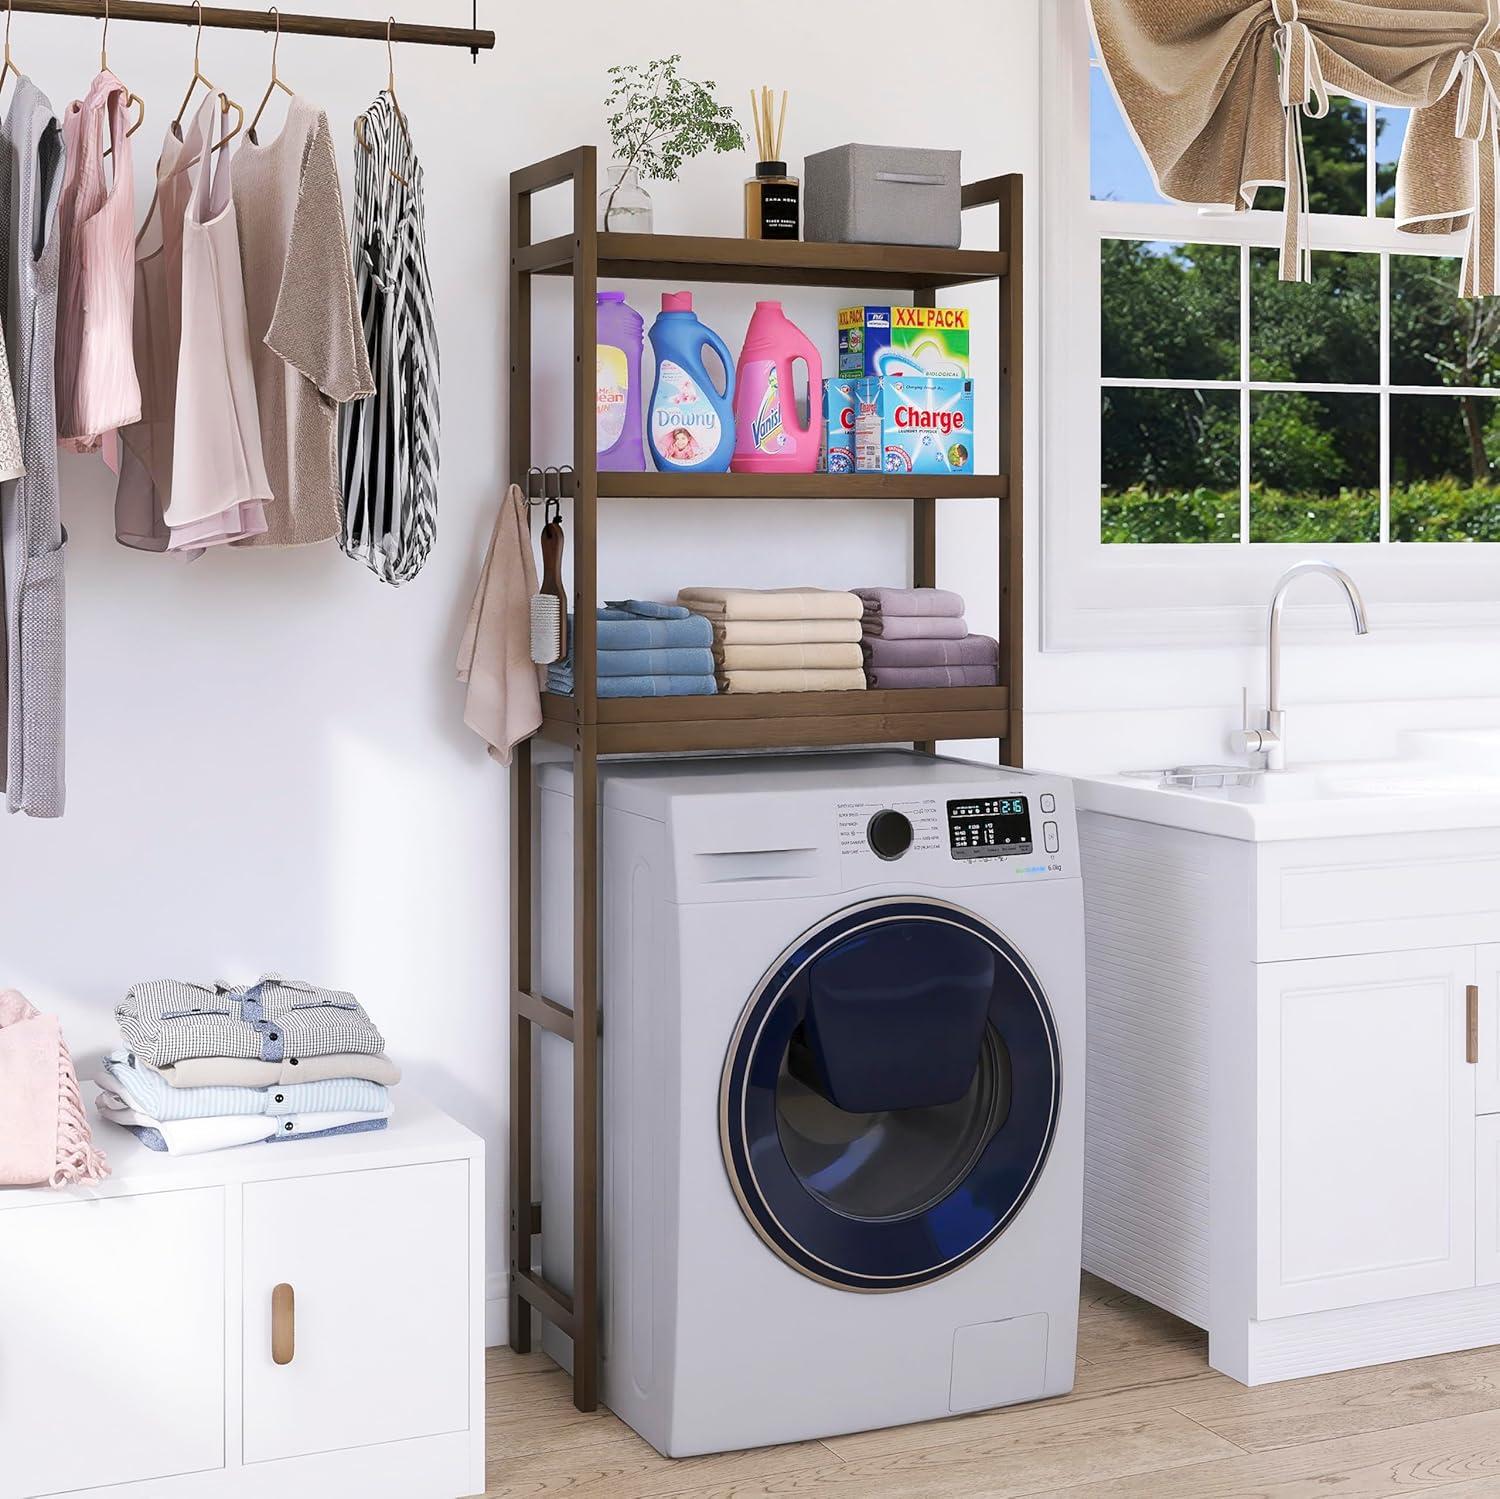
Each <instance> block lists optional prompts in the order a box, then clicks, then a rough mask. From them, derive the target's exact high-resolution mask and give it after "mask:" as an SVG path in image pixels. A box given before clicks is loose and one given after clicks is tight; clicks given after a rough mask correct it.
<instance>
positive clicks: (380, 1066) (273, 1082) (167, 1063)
mask: <svg viewBox="0 0 1500 1499" xmlns="http://www.w3.org/2000/svg"><path fill="white" fill-rule="evenodd" d="M115 1018H116V1020H118V1021H119V1024H120V1033H121V1035H122V1036H123V1037H124V1040H125V1047H124V1049H122V1050H119V1051H114V1052H111V1053H110V1054H109V1055H108V1056H107V1057H106V1058H105V1059H104V1063H103V1066H102V1068H101V1070H100V1072H99V1075H98V1077H97V1079H96V1081H97V1082H98V1084H99V1087H100V1090H101V1091H100V1094H99V1097H98V1100H97V1103H96V1107H97V1108H98V1110H99V1114H100V1117H101V1118H104V1119H107V1120H108V1121H109V1122H110V1123H112V1124H118V1125H119V1126H120V1127H121V1128H123V1129H127V1130H129V1131H130V1132H131V1133H132V1134H133V1135H135V1136H136V1138H137V1139H139V1140H140V1141H141V1143H142V1144H144V1145H146V1146H148V1147H149V1148H150V1149H152V1150H159V1151H165V1152H167V1153H168V1154H171V1155H198V1154H201V1153H202V1152H204V1151H209V1150H225V1149H228V1148H229V1147H230V1146H234V1145H253V1144H258V1143H262V1142H271V1141H276V1140H298V1139H300V1140H307V1139H317V1138H320V1137H322V1136H326V1135H353V1134H362V1133H365V1132H366V1131H369V1130H378V1129H384V1128H385V1126H386V1121H387V1120H388V1119H389V1118H390V1114H391V1101H390V1094H389V1092H388V1091H387V1090H388V1089H389V1088H390V1087H391V1086H392V1085H393V1084H395V1083H397V1082H399V1081H400V1080H401V1073H400V1071H399V1069H398V1068H397V1067H396V1065H395V1063H393V1062H392V1061H390V1060H389V1059H388V1058H387V1057H386V1055H385V1041H384V1040H383V1039H382V1037H381V1034H380V1032H379V1031H378V1030H376V1029H375V1027H374V1025H373V1024H371V1022H370V1017H369V1016H368V1015H366V1014H365V1012H364V1010H363V1009H362V1008H361V1007H360V1005H359V1003H358V1002H357V1001H356V1000H355V998H354V996H353V995H352V994H347V993H344V992H343V991H341V990H335V989H320V988H317V987H316V986H314V985H312V984H306V983H302V982H300V981H298V980H295V979H287V978H283V977H282V976H281V975H280V974H275V973H268V974H266V975H265V977H263V978H262V979H261V980H260V981H259V982H258V983H255V984H250V985H245V984H234V985H231V984H222V983H219V984H189V983H183V982H180V981H179V980H176V979H158V980H153V981H152V982H149V983H144V984H136V985H135V986H134V987H133V988H132V989H131V990H130V992H129V993H128V994H127V995H126V996H125V1001H124V1003H123V1004H119V1005H116V1006H115Z"/></svg>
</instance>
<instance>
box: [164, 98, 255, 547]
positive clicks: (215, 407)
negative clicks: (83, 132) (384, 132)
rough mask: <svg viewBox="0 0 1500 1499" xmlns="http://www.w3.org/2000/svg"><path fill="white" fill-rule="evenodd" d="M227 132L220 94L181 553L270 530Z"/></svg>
mask: <svg viewBox="0 0 1500 1499" xmlns="http://www.w3.org/2000/svg"><path fill="white" fill-rule="evenodd" d="M215 125H217V126H218V130H219V134H220V135H221V136H222V133H223V128H224V125H223V113H222V111H221V110H220V107H219V99H218V96H217V95H213V96H211V97H210V98H208V99H207V100H205V101H204V103H203V105H202V106H201V107H200V109H199V111H198V115H197V118H196V119H195V120H194V122H193V134H194V135H195V136H196V137H197V138H198V139H199V140H201V141H202V143H203V150H202V151H201V153H200V154H199V156H198V159H197V161H196V162H195V163H194V164H193V166H192V167H191V168H190V169H189V171H190V174H191V176H192V180H193V189H192V195H191V197H190V198H189V199H188V203H187V209H186V212H185V214H184V216H183V224H182V341H181V344H180V346H179V349H178V356H177V357H178V365H177V411H176V422H175V423H174V427H175V437H174V441H173V447H174V450H175V456H174V461H173V474H172V501H171V504H170V505H169V506H168V507H167V510H166V514H165V517H164V518H165V520H166V523H167V525H168V526H169V527H171V531H172V539H171V541H170V542H169V543H168V549H169V550H171V551H180V550H183V549H185V548H198V547H204V546H214V545H217V544H221V543H223V542H227V541H236V540H240V539H243V538H244V537H245V536H247V535H257V534H259V533H261V532H263V531H264V530H265V527H266V521H265V512H264V502H265V501H267V500H269V499H270V498H271V485H270V481H269V480H268V479H267V478H266V466H265V460H264V458H263V456H262V453H261V442H260V411H259V407H258V406H257V404H256V399H255V375H254V372H253V370H252V368H251V363H250V326H249V319H248V317H247V316H246V313H245V278H244V274H243V272H242V270H241V268H240V240H239V228H238V225H237V223H236V219H235V208H234V198H233V194H232V190H231V185H230V183H231V172H232V170H233V163H232V160H231V158H230V155H229V153H228V152H227V151H218V152H215V151H214V150H213V149H212V147H213V142H214V135H215V129H214V127H215Z"/></svg>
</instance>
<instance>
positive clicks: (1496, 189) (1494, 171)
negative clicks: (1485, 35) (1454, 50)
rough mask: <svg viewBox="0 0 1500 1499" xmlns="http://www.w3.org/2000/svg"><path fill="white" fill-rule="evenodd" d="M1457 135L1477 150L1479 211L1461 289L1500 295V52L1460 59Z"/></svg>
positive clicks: (1473, 218)
mask: <svg viewBox="0 0 1500 1499" xmlns="http://www.w3.org/2000/svg"><path fill="white" fill-rule="evenodd" d="M1454 132H1455V134H1457V136H1458V138H1459V139H1460V140H1465V141H1471V142H1472V143H1473V146H1474V191H1475V194H1476V201H1475V203H1474V211H1473V212H1472V213H1471V214H1470V215H1469V234H1468V243H1467V245H1466V247H1465V249H1464V272H1463V283H1462V286H1461V291H1462V294H1463V295H1464V296H1466V297H1492V296H1494V295H1495V294H1496V293H1497V292H1500V222H1497V215H1500V53H1497V52H1496V51H1495V49H1494V48H1493V47H1484V46H1481V47H1474V48H1471V49H1470V50H1469V51H1467V52H1465V53H1464V54H1463V56H1462V57H1460V58H1459V64H1458V119H1457V122H1456V123H1455V125H1454Z"/></svg>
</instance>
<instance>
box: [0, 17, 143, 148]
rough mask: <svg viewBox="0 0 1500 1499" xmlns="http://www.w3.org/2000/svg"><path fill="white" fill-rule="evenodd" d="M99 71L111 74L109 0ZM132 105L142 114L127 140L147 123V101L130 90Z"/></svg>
mask: <svg viewBox="0 0 1500 1499" xmlns="http://www.w3.org/2000/svg"><path fill="white" fill-rule="evenodd" d="M9 24H10V23H9V17H8V16H7V20H6V25H7V27H8V26H9ZM99 71H100V72H101V73H107V72H109V0H104V30H103V31H101V32H100V33H99ZM131 105H135V106H136V108H137V109H138V110H139V111H140V112H139V113H138V114H137V115H136V117H135V124H134V125H132V126H130V128H129V129H128V130H126V132H125V136H126V138H127V139H129V137H131V136H132V135H134V134H135V133H136V131H137V130H139V129H140V128H141V126H142V125H144V124H145V123H146V101H145V100H144V99H143V98H141V96H140V95H139V94H136V93H132V92H131V91H130V90H129V89H126V90H125V108H126V109H129V108H130V107H131ZM105 128H106V129H107V128H108V127H107V126H106V127H105ZM114 149H115V148H114V146H113V145H109V146H106V147H105V148H104V154H105V155H106V156H109V155H110V154H112V153H113V151H114Z"/></svg>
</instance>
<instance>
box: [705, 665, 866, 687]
mask: <svg viewBox="0 0 1500 1499" xmlns="http://www.w3.org/2000/svg"><path fill="white" fill-rule="evenodd" d="M718 678H719V691H720V692H740V693H745V692H863V691H864V690H865V674H864V672H863V670H860V669H858V668H856V669H853V670H830V671H816V670H813V669H811V668H801V669H797V668H790V669H788V670H785V671H721V672H719V673H718Z"/></svg>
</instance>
